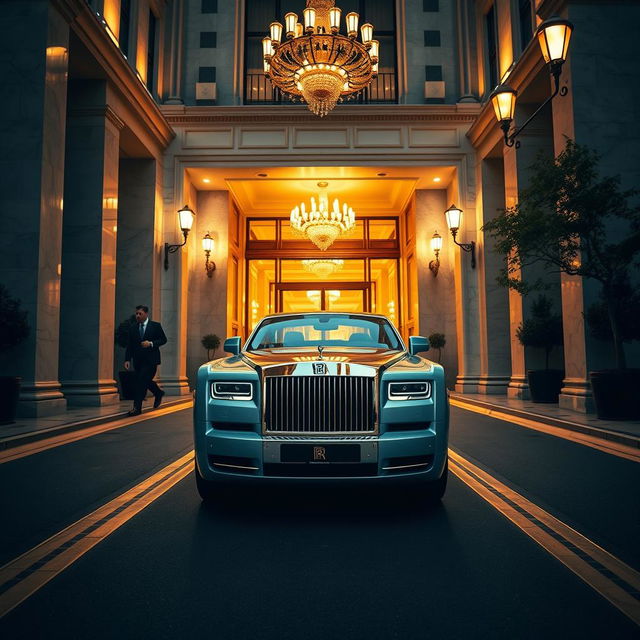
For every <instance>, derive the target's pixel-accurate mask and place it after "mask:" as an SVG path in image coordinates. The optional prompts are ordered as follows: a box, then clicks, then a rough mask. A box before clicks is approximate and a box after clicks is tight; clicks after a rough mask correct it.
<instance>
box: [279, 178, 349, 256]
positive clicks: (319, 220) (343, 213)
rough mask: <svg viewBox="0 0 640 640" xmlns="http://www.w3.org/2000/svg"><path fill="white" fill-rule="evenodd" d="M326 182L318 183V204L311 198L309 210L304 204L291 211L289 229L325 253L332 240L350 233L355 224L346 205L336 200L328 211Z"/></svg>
mask: <svg viewBox="0 0 640 640" xmlns="http://www.w3.org/2000/svg"><path fill="white" fill-rule="evenodd" d="M328 184H329V183H328V182H318V187H319V189H320V192H319V194H318V202H317V203H316V199H315V198H313V197H312V198H311V208H310V209H309V210H307V209H306V207H305V204H304V202H302V203H300V205H299V206H296V207H294V208H293V209H292V210H291V217H290V224H291V228H292V229H293V230H294V231H296V232H298V233H300V234H302V235H303V236H305V237H307V238H308V239H309V240H311V242H313V244H315V245H316V247H318V249H320V251H326V250H327V248H328V247H330V246H331V245H332V244H333V242H334V240H336V238H338V236H341V235H342V234H344V233H348V232H349V231H351V230H352V229H353V228H354V226H355V224H356V214H355V213H354V211H353V209H352V208H351V207H349V206H347V204H346V203H343V204H342V208H340V203H339V202H338V199H337V198H336V199H335V200H334V201H333V208H332V209H331V210H329V196H328V195H327V186H328Z"/></svg>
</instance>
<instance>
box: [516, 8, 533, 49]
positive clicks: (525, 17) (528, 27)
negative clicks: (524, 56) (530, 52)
mask: <svg viewBox="0 0 640 640" xmlns="http://www.w3.org/2000/svg"><path fill="white" fill-rule="evenodd" d="M518 10H519V13H520V50H521V51H523V50H524V48H525V47H526V46H527V45H528V44H529V41H530V40H531V37H532V35H533V21H532V19H531V0H520V4H519V6H518Z"/></svg>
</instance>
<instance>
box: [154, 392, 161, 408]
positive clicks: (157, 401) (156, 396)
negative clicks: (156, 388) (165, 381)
mask: <svg viewBox="0 0 640 640" xmlns="http://www.w3.org/2000/svg"><path fill="white" fill-rule="evenodd" d="M163 395H164V391H160V392H159V393H156V395H155V398H156V399H155V400H154V401H153V408H154V409H157V408H158V407H159V406H160V403H161V402H162V396H163Z"/></svg>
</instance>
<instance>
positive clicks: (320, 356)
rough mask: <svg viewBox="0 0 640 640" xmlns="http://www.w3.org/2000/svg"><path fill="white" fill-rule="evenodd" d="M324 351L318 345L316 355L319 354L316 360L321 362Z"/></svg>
mask: <svg viewBox="0 0 640 640" xmlns="http://www.w3.org/2000/svg"><path fill="white" fill-rule="evenodd" d="M323 351H324V347H321V346H320V345H318V353H319V354H320V355H319V356H318V360H322V352H323Z"/></svg>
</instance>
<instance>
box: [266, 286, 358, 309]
mask: <svg viewBox="0 0 640 640" xmlns="http://www.w3.org/2000/svg"><path fill="white" fill-rule="evenodd" d="M276 300H277V306H278V307H279V308H278V309H277V311H278V312H282V313H306V312H309V311H336V312H343V313H361V312H363V311H368V310H369V286H368V285H367V284H365V283H362V282H340V283H333V284H322V285H318V284H317V283H316V282H296V283H290V284H280V285H276Z"/></svg>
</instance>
